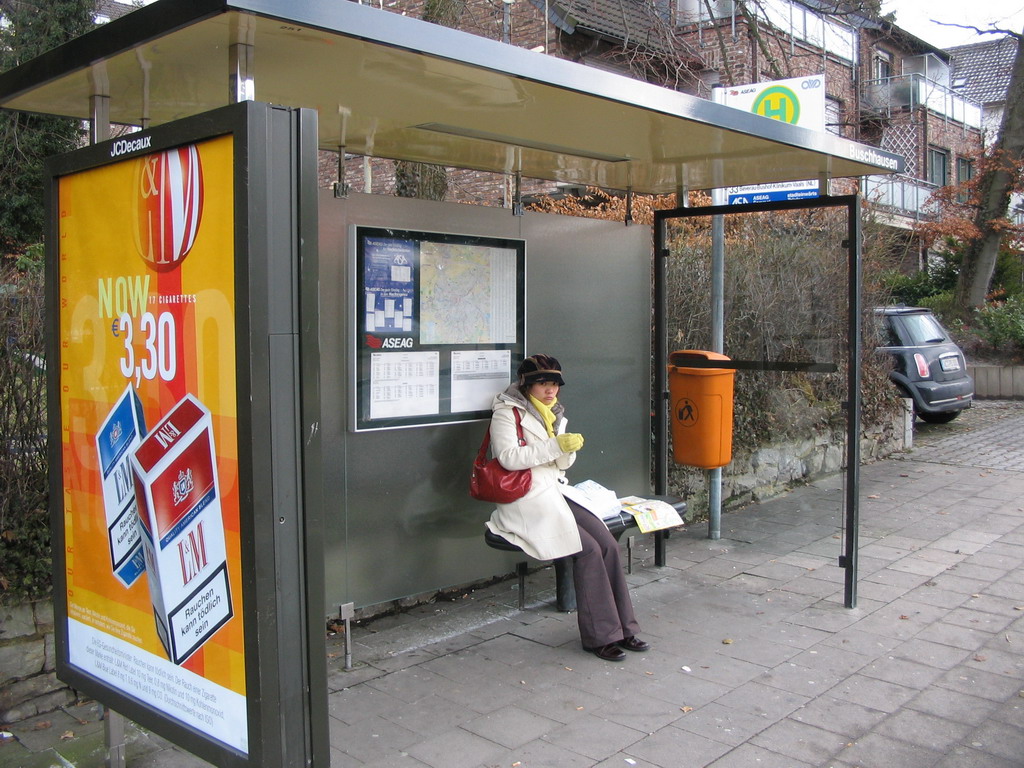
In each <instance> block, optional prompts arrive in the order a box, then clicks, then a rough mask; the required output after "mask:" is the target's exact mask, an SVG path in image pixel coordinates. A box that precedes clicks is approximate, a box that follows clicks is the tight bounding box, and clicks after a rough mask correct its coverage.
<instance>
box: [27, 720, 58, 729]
mask: <svg viewBox="0 0 1024 768" xmlns="http://www.w3.org/2000/svg"><path fill="white" fill-rule="evenodd" d="M51 725H53V723H51V722H50V721H49V720H40V721H39V722H38V723H36V724H35V725H33V726H32V730H33V731H45V730H46V729H47V728H49V727H50V726H51Z"/></svg>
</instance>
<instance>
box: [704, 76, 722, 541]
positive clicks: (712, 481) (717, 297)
mask: <svg viewBox="0 0 1024 768" xmlns="http://www.w3.org/2000/svg"><path fill="white" fill-rule="evenodd" d="M711 94H712V96H711V98H712V100H713V101H714V102H715V103H716V104H723V103H725V89H724V88H723V87H722V86H721V85H717V86H715V87H714V88H712V90H711ZM711 202H712V204H713V205H725V203H726V202H727V201H726V194H725V190H724V189H722V188H721V187H715V189H713V190H711ZM710 300H711V339H710V344H711V351H712V352H717V353H718V354H722V353H723V352H725V217H724V216H722V215H721V214H719V215H716V216H712V217H711V296H710ZM704 474H705V477H706V478H707V481H706V482H707V484H708V538H709V539H713V540H717V539H720V538H722V468H721V467H715V468H714V469H709V470H707V471H706V472H705V473H704Z"/></svg>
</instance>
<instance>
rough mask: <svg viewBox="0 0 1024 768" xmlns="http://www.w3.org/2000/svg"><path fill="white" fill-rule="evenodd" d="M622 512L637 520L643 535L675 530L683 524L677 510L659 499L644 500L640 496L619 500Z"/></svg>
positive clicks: (637, 525)
mask: <svg viewBox="0 0 1024 768" xmlns="http://www.w3.org/2000/svg"><path fill="white" fill-rule="evenodd" d="M619 502H620V503H621V504H622V510H623V511H624V512H629V514H631V515H632V516H633V519H635V520H636V527H637V528H639V529H640V530H641V531H642V532H643V533H650V532H651V531H660V530H664V529H665V528H675V527H677V526H680V525H682V524H683V520H682V518H681V517H679V513H678V512H677V511H676V508H675V507H673V506H672V505H671V504H669V503H668V502H665V501H659V500H658V499H644V498H641V497H639V496H626V497H625V498H623V499H619Z"/></svg>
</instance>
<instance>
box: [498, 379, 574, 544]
mask: <svg viewBox="0 0 1024 768" xmlns="http://www.w3.org/2000/svg"><path fill="white" fill-rule="evenodd" d="M491 409H492V411H493V413H492V415H491V426H490V430H491V451H492V452H493V454H494V456H495V457H496V458H497V459H498V461H499V462H500V463H501V465H502V466H503V467H505V469H530V470H531V472H532V474H533V478H532V482H531V486H530V491H529V493H527V494H526V495H525V496H524V497H523V498H521V499H519V500H517V501H513V502H512V503H511V504H499V505H498V508H497V509H496V510H494V512H493V513H492V514H491V519H490V521H488V523H487V527H488V528H489V529H490V530H491V531H492V532H493V533H496V534H498V535H499V536H502V537H503V538H505V539H506V540H507V541H509V542H511V543H512V544H515V545H516V546H518V547H519V548H520V549H522V550H523V551H524V552H525V553H526V554H528V555H529V556H530V557H534V558H536V559H538V560H554V559H555V558H559V557H566V556H568V555H574V554H576V553H577V552H579V551H580V550H581V549H583V544H582V543H581V542H580V533H579V529H578V528H577V527H576V520H575V519H574V518H573V516H572V511H571V510H570V509H569V505H568V504H566V502H565V498H564V497H563V496H562V493H561V491H560V490H559V485H561V484H565V482H566V480H565V470H567V469H568V468H569V467H571V466H572V465H573V462H575V461H576V454H575V453H564V452H563V451H562V449H561V448H559V447H558V439H557V438H554V437H549V436H548V432H547V429H545V427H544V424H543V422H542V421H541V420H540V418H539V416H537V415H535V410H534V408H533V407H532V406H528V405H527V401H526V398H525V396H524V395H522V394H521V393H520V392H519V390H518V387H517V386H516V385H515V384H513V385H512V386H510V387H509V388H508V389H506V390H505V391H504V392H502V393H500V394H499V395H497V396H496V397H495V398H494V401H493V403H492V404H491ZM513 409H518V410H519V412H520V416H521V417H522V426H523V437H524V438H525V440H526V445H525V446H520V445H519V437H518V435H517V434H516V420H515V413H514V410H513ZM561 413H562V409H561V408H560V407H559V406H557V405H556V406H555V414H556V418H555V425H554V430H555V434H556V435H560V434H562V433H563V432H565V427H566V424H567V420H566V419H565V418H564V417H563V416H562V415H561Z"/></svg>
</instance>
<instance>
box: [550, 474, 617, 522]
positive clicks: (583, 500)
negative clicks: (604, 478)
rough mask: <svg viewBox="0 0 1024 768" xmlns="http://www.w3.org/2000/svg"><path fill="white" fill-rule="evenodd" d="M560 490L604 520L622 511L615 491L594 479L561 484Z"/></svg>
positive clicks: (566, 496) (568, 497)
mask: <svg viewBox="0 0 1024 768" xmlns="http://www.w3.org/2000/svg"><path fill="white" fill-rule="evenodd" d="M559 490H560V491H561V492H562V495H563V496H565V498H567V499H571V500H572V501H575V502H576V503H577V504H579V505H580V506H581V507H583V508H584V509H586V510H588V511H589V512H591V513H593V514H594V515H596V516H597V517H599V518H601V519H602V520H607V519H608V518H611V517H618V516H619V513H620V512H622V505H621V504H619V499H618V497H617V496H616V495H615V491H610V490H608V489H607V488H605V487H604V486H603V485H601V484H600V483H597V482H594V481H593V480H584V481H583V482H582V483H576V485H562V486H559Z"/></svg>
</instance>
